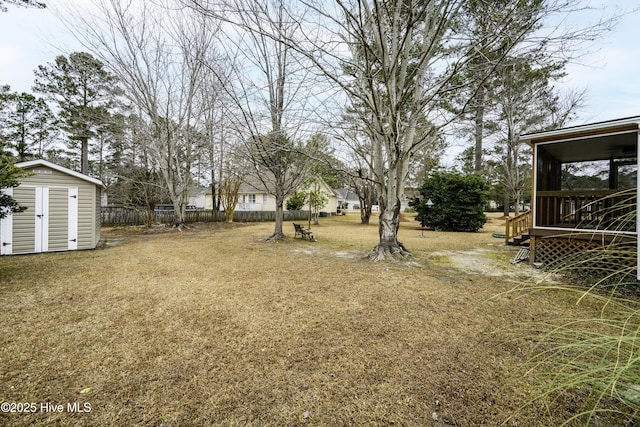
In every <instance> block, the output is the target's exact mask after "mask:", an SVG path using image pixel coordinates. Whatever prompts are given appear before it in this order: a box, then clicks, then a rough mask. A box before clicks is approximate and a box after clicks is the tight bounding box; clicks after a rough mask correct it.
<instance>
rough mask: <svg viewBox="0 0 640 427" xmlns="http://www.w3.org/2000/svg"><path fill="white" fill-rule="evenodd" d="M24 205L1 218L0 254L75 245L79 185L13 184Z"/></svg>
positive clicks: (49, 249) (66, 247)
mask: <svg viewBox="0 0 640 427" xmlns="http://www.w3.org/2000/svg"><path fill="white" fill-rule="evenodd" d="M13 197H14V198H15V199H16V200H18V202H19V203H20V204H21V205H23V206H26V207H27V210H26V211H24V212H19V213H15V214H13V215H10V216H9V217H7V218H5V219H3V220H2V226H1V228H0V238H1V240H2V246H1V247H0V251H1V253H2V255H9V254H21V253H33V252H47V251H60V250H70V249H71V250H72V249H77V248H78V187H71V188H68V187H22V186H19V187H16V188H14V189H13Z"/></svg>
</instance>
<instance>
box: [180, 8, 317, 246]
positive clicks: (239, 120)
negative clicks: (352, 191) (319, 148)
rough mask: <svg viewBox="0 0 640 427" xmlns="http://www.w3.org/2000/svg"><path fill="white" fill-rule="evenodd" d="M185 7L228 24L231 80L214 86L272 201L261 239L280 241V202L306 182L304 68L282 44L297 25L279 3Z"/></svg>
mask: <svg viewBox="0 0 640 427" xmlns="http://www.w3.org/2000/svg"><path fill="white" fill-rule="evenodd" d="M187 3H189V4H191V6H193V7H194V8H196V9H197V10H198V11H200V12H201V13H202V14H203V15H204V16H211V17H214V18H220V19H224V20H226V21H227V22H229V23H231V24H233V27H232V29H231V30H229V31H227V32H226V33H225V34H224V37H225V40H224V42H223V43H221V45H222V46H225V47H226V55H227V61H228V63H230V64H232V73H233V78H232V79H230V78H227V77H226V76H225V77H223V78H221V79H220V83H221V84H222V86H223V87H224V89H225V91H226V92H227V93H228V95H229V96H230V98H231V99H232V100H233V102H234V104H235V108H236V110H237V112H238V113H239V114H238V115H237V116H236V122H235V123H234V127H235V129H237V130H238V131H239V132H241V130H243V131H244V132H245V133H246V137H245V138H244V139H243V140H244V142H245V146H246V147H245V149H246V153H247V154H248V156H249V158H250V159H252V168H253V175H255V178H257V179H258V180H260V181H261V182H262V184H263V185H264V187H265V188H266V189H273V190H272V191H273V193H274V196H275V199H276V220H275V228H274V232H273V234H272V235H271V236H270V237H269V238H268V239H267V240H278V239H281V238H283V237H284V233H283V219H284V203H285V200H286V198H287V197H288V196H290V195H291V194H292V193H293V192H295V191H296V190H297V189H298V188H299V187H300V185H301V184H302V183H303V181H304V180H305V179H306V174H307V171H308V168H309V165H310V161H311V160H310V157H309V156H305V155H301V153H302V152H305V151H306V149H307V148H308V147H309V144H303V143H302V142H301V139H302V138H303V137H304V136H303V134H302V133H301V129H302V126H303V124H304V123H305V120H304V114H303V113H304V111H305V105H304V104H305V103H306V102H307V99H308V98H309V92H310V91H311V86H310V83H309V79H308V77H309V76H310V67H309V66H308V65H306V66H305V65H304V64H301V56H300V55H298V54H297V53H296V51H295V50H294V49H292V47H291V46H290V45H288V44H287V43H285V41H286V40H288V39H290V38H292V37H293V33H294V32H295V31H297V29H298V22H296V21H293V22H292V21H290V20H289V19H288V15H287V10H286V8H285V4H286V3H287V2H285V1H284V0H238V1H234V2H230V3H229V4H225V3H224V2H215V7H214V5H212V4H210V3H209V2H187ZM211 3H213V2H211ZM311 145H313V144H311ZM307 154H308V153H307Z"/></svg>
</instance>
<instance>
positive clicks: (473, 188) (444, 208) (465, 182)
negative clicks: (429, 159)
mask: <svg viewBox="0 0 640 427" xmlns="http://www.w3.org/2000/svg"><path fill="white" fill-rule="evenodd" d="M488 192H489V184H488V183H487V182H486V181H485V180H484V179H482V178H481V177H480V176H479V175H462V174H460V173H456V172H436V173H434V174H433V175H432V176H431V177H430V178H428V179H427V181H426V182H425V183H424V185H423V186H422V187H421V188H420V195H421V197H420V198H417V199H415V200H414V201H413V202H412V203H410V204H409V205H410V206H411V207H413V208H415V209H416V211H417V212H418V216H417V217H416V221H422V215H425V226H426V227H427V228H431V229H435V230H440V231H469V232H475V231H478V230H479V229H481V228H482V226H483V225H484V224H485V223H486V222H487V217H486V216H485V214H484V204H485V203H486V201H487V196H488ZM429 200H431V202H432V203H433V205H432V206H431V207H429V206H427V201H429Z"/></svg>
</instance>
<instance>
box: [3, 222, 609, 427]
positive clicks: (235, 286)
mask: <svg viewBox="0 0 640 427" xmlns="http://www.w3.org/2000/svg"><path fill="white" fill-rule="evenodd" d="M417 225H418V223H417V222H414V221H413V220H412V219H411V218H408V219H407V221H406V222H403V223H402V225H401V230H400V240H401V241H403V243H404V244H405V245H406V247H407V248H408V249H409V250H411V251H412V252H413V254H414V258H413V259H410V260H409V261H408V262H404V263H400V262H398V263H378V264H372V263H370V262H367V261H364V260H362V257H363V256H364V255H365V254H366V253H367V251H368V250H369V249H371V248H372V247H373V246H374V245H375V244H376V242H377V226H376V224H375V223H374V224H372V225H369V226H361V225H359V224H358V217H357V216H356V215H347V216H345V217H335V218H322V219H321V220H320V224H319V225H317V226H313V227H312V228H313V231H314V235H315V236H316V238H317V239H318V242H316V243H310V242H308V241H306V240H304V241H303V240H301V239H289V240H287V241H284V242H279V243H265V242H264V241H262V238H264V237H267V236H268V235H269V234H271V232H272V231H273V230H272V229H273V224H197V225H194V226H191V227H190V228H189V229H187V230H185V231H183V232H178V231H165V230H162V229H160V231H159V232H154V233H148V232H142V231H140V230H136V229H130V228H122V229H107V230H104V231H103V235H104V236H106V237H109V238H112V239H116V238H117V239H123V240H122V243H121V244H119V245H117V246H114V247H107V248H105V249H98V250H93V251H82V252H68V253H57V254H56V253H52V254H40V255H29V256H15V257H4V258H0V306H1V307H2V310H0V331H1V332H0V366H1V368H0V402H3V403H8V402H22V403H35V404H36V405H37V406H36V411H35V412H34V413H0V424H2V425H16V426H17V425H25V426H26V425H89V426H93V425H96V426H98V425H100V426H104V425H150V426H151V425H153V426H156V425H157V426H178V425H179V426H191V425H193V426H202V425H217V426H218V425H219V426H240V425H242V426H284V425H287V426H297V425H300V426H303V425H310V426H319V425H322V426H344V425H353V426H361V425H376V426H377V425H406V426H413V425H416V426H418V425H419V426H425V425H433V426H448V425H457V426H468V425H500V424H501V423H503V422H505V423H506V424H508V425H527V426H530V425H556V424H558V423H559V422H561V421H562V420H565V419H567V418H570V417H571V416H572V415H573V414H575V413H576V411H578V410H579V409H580V406H581V404H582V402H581V400H580V398H581V396H580V395H573V394H571V393H567V394H565V395H561V396H560V397H554V398H553V399H551V398H550V399H548V400H546V401H540V400H537V401H534V402H533V403H531V404H529V405H524V403H526V402H529V401H531V400H532V399H533V398H534V396H538V395H539V394H540V393H541V392H542V391H543V390H544V387H545V384H544V381H538V380H536V379H535V378H533V377H529V376H525V375H524V374H525V372H526V367H525V366H523V362H525V361H526V360H528V359H529V358H530V357H531V355H532V351H533V349H534V348H535V344H536V342H534V340H532V338H531V335H530V333H529V332H530V331H529V332H527V333H526V334H525V333H520V332H518V330H517V329H514V328H513V326H514V325H515V324H518V323H520V322H532V323H535V322H542V321H544V320H546V319H549V318H571V317H593V316H597V315H598V313H599V311H598V310H599V308H598V305H597V304H591V303H589V302H588V301H583V303H581V304H580V305H576V304H575V300H574V299H573V297H572V295H571V293H570V292H566V293H565V292H562V291H557V292H553V293H535V292H534V293H528V292H509V291H510V290H512V289H513V287H514V282H521V281H522V280H525V279H526V278H528V277H531V276H532V275H534V274H537V271H536V270H533V269H531V268H530V267H528V266H526V265H515V266H512V265H510V264H509V262H508V261H509V259H510V258H511V257H512V256H513V255H514V254H515V252H514V249H512V248H506V247H504V246H502V241H501V240H499V239H495V238H492V237H491V233H493V232H494V231H502V230H503V227H504V223H503V222H502V221H501V220H500V219H498V218H496V217H493V218H492V220H491V221H490V222H489V223H488V224H487V226H485V228H484V229H483V230H482V231H481V232H478V233H436V232H431V231H427V232H425V233H424V234H425V238H421V237H420V234H421V232H420V230H419V228H417ZM285 231H286V232H288V233H290V234H291V235H293V226H292V225H291V224H290V223H286V224H285ZM445 257H449V261H446V260H445ZM47 402H48V403H52V404H55V405H58V404H62V405H63V406H64V411H62V412H60V413H58V412H55V413H54V412H47V411H46V410H42V408H41V406H40V405H41V404H43V403H47ZM68 403H79V404H80V406H82V404H84V403H88V404H89V405H90V409H91V411H90V412H83V413H72V412H70V411H68V410H67V409H68V408H67V404H68ZM14 407H15V406H14ZM45 409H46V408H45Z"/></svg>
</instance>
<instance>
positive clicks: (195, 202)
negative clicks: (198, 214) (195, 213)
mask: <svg viewBox="0 0 640 427" xmlns="http://www.w3.org/2000/svg"><path fill="white" fill-rule="evenodd" d="M207 191H208V192H209V199H208V200H209V202H210V201H211V187H197V188H195V189H193V190H192V191H191V193H189V201H188V202H187V205H189V206H195V207H196V209H213V205H211V204H209V206H207V197H206V195H207Z"/></svg>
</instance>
